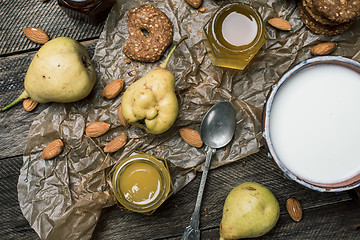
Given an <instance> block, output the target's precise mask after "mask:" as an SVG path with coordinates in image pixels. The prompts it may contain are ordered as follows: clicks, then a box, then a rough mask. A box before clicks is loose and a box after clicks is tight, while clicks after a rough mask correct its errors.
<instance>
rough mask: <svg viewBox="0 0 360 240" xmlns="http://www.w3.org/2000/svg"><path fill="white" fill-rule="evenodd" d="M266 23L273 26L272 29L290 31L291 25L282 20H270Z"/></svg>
mask: <svg viewBox="0 0 360 240" xmlns="http://www.w3.org/2000/svg"><path fill="white" fill-rule="evenodd" d="M268 23H269V24H270V25H271V26H273V27H274V28H277V29H279V30H282V31H290V30H291V24H290V23H289V22H288V21H286V20H285V19H282V18H272V19H269V20H268Z"/></svg>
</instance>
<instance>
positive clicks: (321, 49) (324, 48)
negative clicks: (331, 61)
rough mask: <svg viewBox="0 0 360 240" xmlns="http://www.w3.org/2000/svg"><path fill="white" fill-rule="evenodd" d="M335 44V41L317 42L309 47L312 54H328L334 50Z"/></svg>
mask: <svg viewBox="0 0 360 240" xmlns="http://www.w3.org/2000/svg"><path fill="white" fill-rule="evenodd" d="M336 46H337V43H336V42H323V43H319V44H317V45H316V46H314V47H313V48H311V53H312V54H313V55H328V54H330V53H332V52H333V51H335V49H336Z"/></svg>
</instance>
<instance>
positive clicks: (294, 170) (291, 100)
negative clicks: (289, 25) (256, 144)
mask: <svg viewBox="0 0 360 240" xmlns="http://www.w3.org/2000/svg"><path fill="white" fill-rule="evenodd" d="M263 136H264V138H265V140H266V146H267V148H268V151H269V153H270V155H271V157H272V158H273V160H274V162H275V163H276V165H277V166H278V167H279V168H280V169H281V170H282V171H283V172H284V174H285V175H286V176H287V177H288V178H290V179H292V180H294V181H296V182H298V183H300V184H301V185H304V186H306V187H308V188H310V189H313V190H317V191H321V192H340V191H345V190H350V189H353V188H356V187H359V186H360V151H359V149H360V138H359V136H360V63H359V62H357V61H355V60H352V59H348V58H344V57H340V56H320V57H314V58H311V59H307V60H305V61H302V62H301V63H299V64H297V65H296V66H294V67H293V68H291V69H290V70H289V71H288V72H286V73H285V74H284V75H283V76H282V77H281V78H280V79H279V81H278V82H277V83H276V84H275V85H273V87H272V89H271V91H270V93H269V95H268V98H267V100H266V102H265V106H264V114H263Z"/></svg>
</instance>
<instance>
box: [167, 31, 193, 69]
mask: <svg viewBox="0 0 360 240" xmlns="http://www.w3.org/2000/svg"><path fill="white" fill-rule="evenodd" d="M187 38H188V36H187V35H185V36H183V37H182V38H181V39H180V40H179V41H178V42H177V43H176V44H175V46H174V47H173V48H172V49H171V51H170V52H169V54H168V55H167V57H166V59H165V61H164V62H163V63H162V64H160V67H161V68H166V65H167V63H168V62H169V59H170V57H171V54H173V52H174V51H175V49H176V47H177V46H178V45H179V44H180V43H181V42H182V41H184V40H185V39H187Z"/></svg>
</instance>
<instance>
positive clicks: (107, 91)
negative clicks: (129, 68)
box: [102, 79, 124, 99]
mask: <svg viewBox="0 0 360 240" xmlns="http://www.w3.org/2000/svg"><path fill="white" fill-rule="evenodd" d="M123 87H124V79H116V80H113V81H111V82H110V83H108V84H107V85H106V86H105V87H104V89H103V91H102V96H103V97H104V98H106V99H113V98H115V97H116V96H117V95H118V94H119V93H120V92H121V90H122V89H123Z"/></svg>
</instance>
